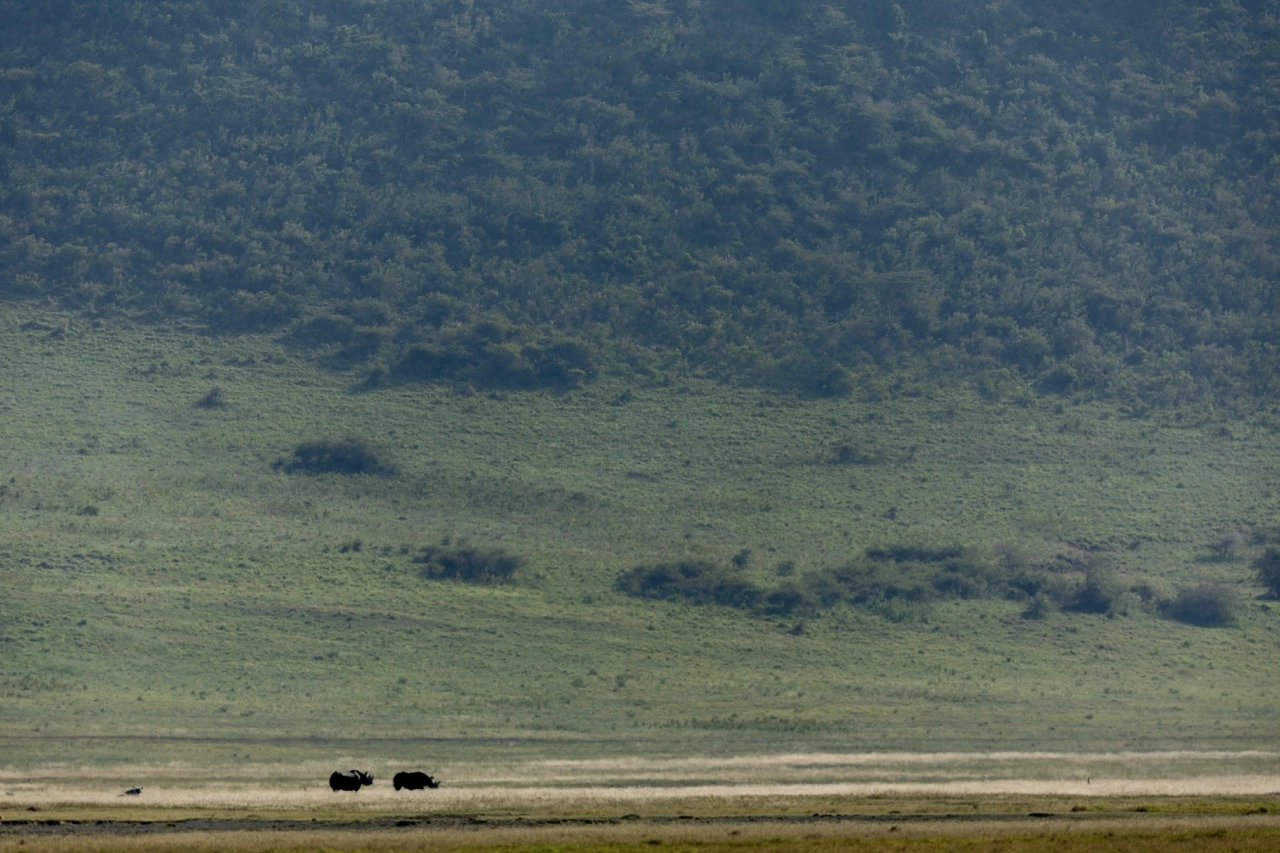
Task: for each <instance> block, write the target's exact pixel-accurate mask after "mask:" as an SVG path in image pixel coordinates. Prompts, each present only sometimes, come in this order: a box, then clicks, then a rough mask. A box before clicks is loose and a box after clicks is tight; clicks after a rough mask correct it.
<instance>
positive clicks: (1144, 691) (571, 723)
mask: <svg viewBox="0 0 1280 853" xmlns="http://www.w3.org/2000/svg"><path fill="white" fill-rule="evenodd" d="M0 344H2V346H0V352H2V353H3V357H4V368H5V369H4V371H3V373H0V415H3V419H4V420H3V423H4V430H5V432H4V437H5V439H6V440H5V442H4V443H3V445H0V585H2V588H3V591H4V594H3V596H0V783H2V785H0V815H3V817H4V819H5V824H4V827H3V833H0V849H3V850H10V849H14V848H16V847H19V846H20V847H23V848H24V849H54V850H56V849H140V848H143V847H145V846H148V845H150V846H153V847H154V848H155V849H225V848H228V847H238V848H242V849H246V850H258V849H284V850H288V849H317V848H326V847H328V848H333V849H415V848H426V849H431V848H433V847H437V848H439V847H475V848H483V847H497V846H510V847H514V848H528V847H532V846H543V845H546V846H552V847H554V846H555V845H572V844H577V845H582V846H587V847H590V846H592V845H595V846H597V847H606V846H607V845H616V846H615V847H613V848H610V849H628V848H629V847H630V848H640V847H643V848H645V849H648V847H649V846H650V845H649V842H650V841H654V840H659V841H662V842H663V843H670V844H676V843H682V844H689V845H692V844H695V843H696V844H699V845H701V847H700V849H718V848H717V845H725V846H728V847H731V848H732V847H741V846H747V847H751V846H756V847H759V848H760V849H776V848H785V847H787V846H788V845H790V846H793V847H796V848H804V847H815V848H820V847H821V846H822V845H824V844H825V845H829V846H831V847H832V848H833V849H834V848H835V847H842V848H848V847H850V846H852V845H854V844H855V843H864V842H865V843H867V844H873V843H874V844H886V843H892V844H898V845H900V846H901V847H902V849H913V848H912V847H911V846H910V845H913V844H915V845H926V846H927V845H929V844H935V842H937V843H941V842H939V841H938V840H939V839H941V840H942V841H943V842H945V843H946V844H950V845H953V846H955V847H956V849H984V848H983V845H984V844H989V843H990V842H991V841H992V840H993V839H997V838H998V839H999V841H1000V843H1001V844H1004V845H1006V848H1007V849H1039V848H1037V847H1036V846H1034V845H1041V846H1042V847H1044V848H1046V849H1047V848H1050V847H1052V848H1053V849H1071V848H1062V847H1061V846H1055V845H1059V841H1053V839H1060V840H1061V839H1066V840H1067V841H1070V843H1072V844H1076V845H1078V846H1077V847H1076V848H1075V849H1116V848H1117V846H1119V845H1118V844H1117V843H1116V842H1115V837H1116V836H1111V837H1110V841H1108V840H1107V839H1108V838H1109V837H1108V836H1107V834H1106V833H1108V832H1112V833H1119V834H1121V835H1122V836H1123V838H1124V839H1126V841H1125V844H1126V845H1127V846H1126V847H1125V849H1144V847H1143V846H1142V845H1146V848H1147V849H1160V850H1176V849H1179V848H1178V846H1177V845H1179V844H1182V845H1183V846H1184V849H1188V850H1190V849H1196V850H1212V849H1224V850H1225V849H1236V848H1238V849H1242V850H1250V849H1258V850H1262V849H1267V850H1271V849H1275V848H1276V847H1277V846H1280V845H1278V844H1277V838H1276V835H1275V832H1276V829H1275V826H1274V824H1273V821H1274V819H1275V815H1276V814H1277V811H1278V809H1277V805H1276V800H1277V796H1278V795H1277V791H1280V783H1277V782H1276V777H1277V775H1278V773H1277V769H1276V768H1277V758H1276V755H1277V752H1276V751H1277V748H1278V747H1280V723H1278V722H1277V721H1280V679H1276V678H1275V677H1274V673H1275V672H1277V671H1280V631H1278V630H1277V628H1278V627H1280V626H1278V625H1277V619H1278V618H1280V609H1277V608H1276V606H1275V605H1274V603H1273V602H1270V601H1268V600H1266V599H1264V598H1262V597H1261V593H1262V589H1261V588H1260V587H1259V586H1258V584H1257V583H1256V581H1255V580H1254V579H1253V577H1252V574H1251V572H1250V569H1249V562H1250V561H1251V560H1252V559H1253V558H1255V557H1256V556H1257V555H1258V554H1259V553H1261V551H1262V549H1263V548H1265V547H1266V546H1267V544H1268V542H1269V538H1270V537H1272V536H1274V535H1276V534H1275V528H1276V523H1277V519H1278V518H1280V496H1278V494H1277V491H1276V489H1275V483H1276V482H1277V481H1278V479H1280V438H1278V437H1277V432H1276V430H1275V428H1274V425H1273V424H1272V423H1271V421H1270V420H1269V418H1271V417H1272V416H1273V414H1269V413H1266V412H1263V413H1260V414H1259V416H1258V417H1257V418H1254V419H1245V420H1241V419H1224V418H1219V417H1216V416H1214V415H1213V413H1211V412H1209V413H1206V412H1188V411H1169V412H1158V413H1153V414H1149V415H1146V416H1143V417H1136V416H1133V415H1132V414H1129V413H1125V412H1124V411H1123V410H1121V409H1119V408H1117V407H1114V406H1106V405H1102V404H1099V403H1097V402H1094V401H1089V400H1072V399H1042V398H1039V397H1036V396H1035V395H1034V394H1031V393H1029V392H1028V390H1027V389H1025V388H1021V387H1019V386H1018V385H1017V383H1016V381H1014V380H1012V379H1009V380H1008V384H1007V385H1005V386H1001V387H994V386H993V387H991V388H988V389H987V390H986V391H985V392H983V393H977V392H975V391H973V390H972V389H964V388H939V387H937V386H930V385H928V384H912V383H910V382H908V383H906V384H904V385H902V386H901V387H896V388H889V387H883V388H869V389H868V390H867V392H866V393H865V394H862V395H860V396H857V397H855V398H851V399H847V400H838V401H811V400H799V399H794V398H786V397H779V396H777V395H773V394H766V393H763V392H759V391H752V390H742V389H733V388H726V387H723V386H720V385H717V384H715V383H711V382H707V381H703V380H699V379H697V378H690V377H685V378H679V377H675V378H673V377H663V376H656V377H653V378H652V379H651V380H650V381H646V382H636V381H634V380H625V381H624V380H622V379H619V378H618V377H605V378H603V379H601V380H599V381H598V382H596V383H594V384H592V385H591V386H589V387H587V388H585V389H582V390H579V391H575V392H571V393H568V394H563V395H549V394H533V395H523V394H498V393H494V394H486V393H474V391H473V390H471V389H467V388H458V387H440V386H391V387H386V388H381V389H375V390H370V389H367V388H363V387H361V386H360V383H359V377H354V376H351V375H348V374H343V373H342V372H340V371H328V370H324V369H319V368H317V367H316V366H315V365H314V364H311V363H308V362H306V361H304V360H301V359H300V358H298V357H297V356H296V354H295V353H292V352H291V351H289V350H288V348H286V347H282V346H281V345H280V344H279V342H277V341H273V340H270V339H266V338H238V339H218V338H209V337H206V336H202V335H199V334H195V333H193V332H192V331H190V330H184V329H175V328H158V327H141V328H133V327H130V326H128V325H126V324H120V325H112V324H107V323H99V324H90V323H87V322H85V321H81V320H75V321H73V322H66V323H64V322H62V321H61V320H59V319H58V318H56V317H54V318H50V317H49V316H47V315H45V314H44V313H42V312H40V311H38V310H35V309H30V310H24V311H17V312H15V313H13V314H7V315H5V316H3V317H0ZM998 384H999V383H997V385H998ZM214 387H216V388H218V389H219V405H216V406H205V405H201V402H202V401H204V400H206V398H207V396H208V394H209V392H210V391H211V390H212V389H213V388H214ZM348 435H356V436H359V437H361V438H363V439H365V440H367V441H368V442H369V443H370V444H371V446H373V447H374V448H375V449H376V450H377V451H378V452H379V454H380V455H381V457H382V458H383V459H384V460H385V461H386V462H388V463H389V464H391V465H393V466H394V467H395V469H396V470H395V474H394V475H391V476H363V475H362V476H356V477H343V476H339V475H324V476H318V477H313V476H304V475H290V474H286V473H283V472H281V471H280V470H277V468H276V467H274V464H273V463H274V462H275V461H276V460H279V459H281V458H288V457H289V455H290V454H291V453H292V452H293V450H294V448H295V447H297V446H298V444H299V443H300V442H305V441H310V440H314V439H317V438H341V437H344V436H348ZM1228 531H1239V532H1240V533H1241V534H1242V542H1241V547H1240V553H1238V554H1234V555H1232V557H1231V558H1230V559H1226V558H1221V557H1220V556H1218V555H1215V554H1214V553H1213V552H1212V551H1211V550H1210V549H1209V548H1208V545H1209V543H1212V542H1214V541H1216V540H1219V539H1220V538H1221V537H1222V535H1223V534H1224V533H1225V532H1228ZM445 540H448V541H450V542H454V543H457V542H463V541H465V542H469V543H472V544H474V545H475V546H477V547H482V548H501V549H503V550H505V551H507V552H510V553H513V554H517V555H519V556H520V557H522V558H524V559H525V561H526V562H525V565H524V567H523V568H522V569H521V570H520V571H519V572H518V573H517V574H516V575H515V577H514V582H513V583H511V584H507V585H501V586H475V585H468V584H460V583H450V582H441V581H436V580H431V579H428V578H424V577H423V576H422V575H421V572H420V571H419V567H418V566H417V565H416V564H414V563H413V561H412V556H413V554H414V553H416V552H417V551H418V550H419V549H421V548H422V547H423V546H428V545H438V544H439V543H441V542H442V541H445ZM903 544H905V545H910V546H921V547H950V546H963V547H965V548H970V549H974V550H975V552H980V553H983V554H987V555H990V557H991V559H995V555H996V554H997V553H1001V554H1004V555H1005V556H1011V555H1012V556H1014V557H1016V559H1018V560H1021V561H1023V562H1025V563H1026V564H1028V565H1035V564H1039V563H1045V562H1052V561H1054V560H1055V559H1056V558H1057V555H1061V554H1070V555H1075V556H1081V555H1083V557H1084V558H1087V559H1089V560H1093V561H1096V563H1095V565H1098V566H1102V567H1105V569H1106V571H1107V572H1108V573H1109V574H1110V576H1111V578H1112V579H1113V582H1114V584H1115V587H1116V589H1117V590H1118V591H1119V593H1118V595H1117V597H1116V606H1115V607H1114V608H1111V609H1110V610H1109V612H1107V613H1093V614H1084V613H1072V612H1057V611H1053V612H1048V613H1045V614H1042V615H1041V618H1036V619H1029V618H1026V615H1025V611H1026V610H1027V602H1025V601H1014V600H1008V599H1003V598H989V599H974V600H938V601H924V602H915V603H911V604H910V605H909V606H904V607H901V608H897V609H894V610H891V611H890V610H884V609H880V610H877V609H874V608H866V607H855V606H850V605H841V606H839V607H836V608H833V609H832V610H830V611H828V612H824V613H822V614H819V615H816V616H812V617H806V618H774V617H767V616H761V615H758V614H750V613H744V612H742V611H739V610H734V609H731V608H720V607H714V606H709V607H698V606H694V605H692V604H689V603H686V602H672V601H648V600H637V599H632V598H628V597H625V596H623V595H621V594H620V593H618V592H617V591H616V590H615V589H614V588H613V581H614V579H615V578H616V577H617V576H618V574H619V573H620V572H623V571H626V570H628V569H630V568H632V567H634V566H636V565H640V564H646V563H651V562H655V561H660V560H674V559H684V558H690V557H692V558H698V559H707V560H713V561H717V562H719V563H722V564H727V563H728V561H729V559H730V558H731V557H734V556H735V555H739V554H742V553H744V552H749V558H747V559H744V560H743V565H742V566H741V572H742V575H743V576H744V577H746V578H748V579H751V580H753V581H754V582H757V583H761V584H767V583H774V582H776V581H777V579H778V578H779V577H782V576H783V570H784V567H788V566H790V568H788V569H787V571H790V572H792V573H793V574H794V575H799V574H801V573H803V572H804V571H806V570H808V569H811V568H821V567H826V566H832V565H838V564H840V562H841V561H843V560H847V559H849V558H851V557H858V556H860V555H861V554H862V553H863V552H864V551H865V550H866V549H868V548H883V547H888V546H894V545H903ZM1205 581H1210V582H1214V583H1217V584H1220V585H1221V586H1223V587H1225V588H1226V589H1227V590H1228V591H1229V592H1230V595H1231V597H1232V601H1233V603H1234V605H1235V607H1236V612H1235V619H1234V621H1233V622H1232V624H1230V625H1228V626H1225V627H1221V628H1212V629H1209V628H1200V627H1196V626H1192V625H1187V624H1184V623H1180V622H1176V621H1172V620H1170V619H1167V618H1163V617H1162V616H1161V615H1160V614H1159V613H1157V612H1156V611H1155V610H1154V609H1153V608H1151V607H1149V606H1147V605H1146V604H1145V603H1144V602H1143V601H1142V600H1140V597H1139V596H1137V595H1136V594H1132V593H1127V592H1125V591H1127V590H1130V589H1131V588H1133V587H1135V586H1142V585H1146V587H1148V588H1150V589H1154V590H1156V591H1157V592H1159V593H1161V594H1164V595H1171V594H1172V593H1173V592H1174V591H1175V590H1176V589H1177V588H1179V587H1181V586H1184V585H1191V584H1196V583H1201V582H1205ZM939 750H942V751H946V754H945V755H937V754H926V753H931V752H937V751H939ZM760 756H781V757H780V758H775V759H769V760H765V759H762V758H760ZM910 756H916V757H915V758H912V757H910ZM550 759H554V760H550ZM347 767H361V768H363V769H369V770H372V771H373V772H374V773H375V776H376V777H377V779H378V783H377V784H375V786H374V788H372V789H367V790H365V791H362V792H361V793H360V794H359V795H357V796H355V797H351V796H346V797H342V796H338V795H334V794H333V793H332V792H330V791H329V790H328V789H327V787H326V786H325V785H324V780H325V779H326V778H327V776H328V773H329V772H330V771H331V770H333V769H339V768H347ZM409 768H421V769H424V770H427V771H428V772H431V773H433V774H435V775H438V776H439V777H440V778H442V779H443V780H444V781H445V785H444V786H443V787H442V788H441V789H439V790H438V791H432V792H426V793H423V794H421V795H417V794H415V795H406V794H400V795H396V794H395V793H394V792H393V791H391V789H390V787H389V785H388V784H387V783H388V780H389V779H390V775H391V774H392V773H393V772H394V771H395V770H396V769H409ZM132 786H142V787H143V790H144V793H143V794H142V795H141V796H139V797H136V798H135V797H122V796H121V792H122V791H123V790H125V789H126V788H128V787H132ZM33 808H34V809H38V811H29V809H33ZM1077 808H1079V809H1083V810H1076V809H1077ZM1138 809H1144V810H1145V811H1138ZM1262 809H1266V812H1263V811H1262ZM1032 813H1037V814H1052V815H1054V816H1055V817H1053V818H1030V817H1029V815H1031V814H1032ZM815 814H817V815H819V816H820V817H816V818H815V817H814V815H815ZM953 814H954V815H964V818H963V819H960V818H946V817H945V816H946V815H953ZM633 815H635V816H638V817H631V816H633ZM685 815H688V816H690V817H691V818H693V819H692V820H689V819H682V816H685ZM917 815H932V816H936V817H934V818H932V819H930V820H925V819H923V818H919V819H917V818H915V817H913V816H917ZM979 817H980V818H982V820H978V818H979ZM99 820H102V821H109V822H110V823H108V824H97V823H93V822H95V821H99ZM313 820H314V822H315V825H316V826H317V829H315V830H312V829H311V828H310V826H311V824H312V821H313ZM477 820H478V821H483V823H477V822H476V821H477ZM16 821H27V822H26V823H15V822H16ZM50 821H57V822H59V823H56V824H55V823H50ZM143 821H146V822H147V823H145V824H144V823H142V822H143ZM201 821H204V822H206V823H204V824H202V823H200V822H201ZM401 821H410V822H411V823H412V825H404V826H399V825H397V824H398V823H400V822H401ZM885 821H889V823H887V824H886V823H885ZM278 822H285V823H286V824H287V826H288V829H287V831H286V828H285V826H283V825H278ZM169 824H174V825H173V826H169ZM300 827H301V828H300ZM894 827H896V829H894ZM108 829H110V833H109V834H107V835H103V833H106V832H107V830H108ZM215 829H216V831H215ZM732 832H737V833H738V835H731V834H730V833H732ZM1214 833H1218V834H1216V835H1215V834H1214ZM1046 839H1048V840H1046ZM965 845H969V846H968V847H966V846H965ZM1029 845H1031V846H1029ZM1088 845H1094V846H1093V848H1090V847H1089V846H1088ZM1214 845H1219V846H1218V847H1216V848H1215V847H1214ZM1251 845H1252V846H1251ZM930 849H938V848H936V847H935V848H930ZM942 849H945V848H942Z"/></svg>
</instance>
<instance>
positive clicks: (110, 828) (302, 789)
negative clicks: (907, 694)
mask: <svg viewBox="0 0 1280 853" xmlns="http://www.w3.org/2000/svg"><path fill="white" fill-rule="evenodd" d="M415 766H418V765H415ZM345 767H360V768H362V769H368V770H371V771H372V772H373V773H374V777H375V782H374V784H373V785H372V786H371V787H368V788H365V789H363V790H361V791H360V792H358V793H346V792H333V791H331V790H329V788H328V785H327V779H328V774H329V772H330V771H331V770H332V769H339V768H345ZM398 769H405V767H404V766H401V765H399V764H398V763H397V762H394V761H391V760H386V759H381V760H380V759H376V758H374V759H360V758H355V757H344V758H342V759H340V760H335V761H331V762H324V763H321V762H317V763H314V764H305V765H271V764H248V765H242V766H231V767H219V768H207V769H202V768H197V767H189V766H183V765H181V764H172V765H164V766H158V765H138V766H117V767H97V768H74V767H67V766H54V767H43V768H30V769H13V768H8V769H0V851H8V850H16V849H19V847H20V848H21V849H23V850H40V849H48V850H110V849H121V845H122V844H124V845H125V846H127V847H128V848H129V849H182V850H196V849H242V850H258V849H263V850H265V849H280V850H292V849H315V848H316V847H321V846H322V847H325V848H330V849H339V850H346V849H352V850H354V849H368V850H392V849H423V850H425V849H442V850H443V849H456V848H463V847H465V848H480V849H484V848H491V847H515V848H517V849H518V848H520V847H525V846H542V845H560V844H574V845H587V846H588V847H589V846H591V845H623V847H624V848H625V847H626V846H627V845H641V844H652V843H653V842H655V841H658V842H662V843H677V844H697V845H699V846H705V845H706V844H709V843H713V842H714V843H730V842H732V843H733V844H736V845H748V846H752V845H755V846H758V845H764V846H766V847H768V848H769V849H773V848H775V847H776V848H777V849H820V848H822V847H824V846H827V845H831V844H837V843H838V842H839V841H840V840H841V839H844V840H845V841H849V842H852V841H853V840H855V839H862V840H864V841H867V842H868V843H870V842H871V841H874V840H875V839H881V840H884V841H886V842H888V841H893V842H894V843H895V844H896V843H898V842H905V841H907V840H908V839H913V838H914V839H920V840H921V841H922V843H923V841H924V840H925V839H930V838H932V839H940V838H941V839H953V840H955V842H956V843H957V844H958V843H960V840H962V839H970V840H973V839H978V838H986V839H1006V840H1010V841H1011V843H1012V840H1013V839H1019V838H1022V839H1027V838H1034V839H1044V838H1048V837H1049V836H1055V837H1057V836H1063V837H1066V838H1069V839H1073V840H1074V841H1073V843H1075V842H1079V843H1080V845H1083V842H1084V841H1085V840H1086V839H1094V838H1096V839H1106V838H1107V837H1111V838H1112V840H1113V841H1115V840H1117V838H1118V837H1123V838H1131V837H1133V838H1139V837H1140V838H1154V837H1158V838H1162V839H1163V840H1164V842H1166V844H1165V846H1166V847H1168V845H1169V844H1171V843H1172V842H1171V841H1170V839H1171V838H1173V837H1174V836H1177V837H1178V838H1187V839H1198V841H1199V842H1200V843H1199V844H1198V845H1197V846H1193V847H1190V848H1189V849H1215V845H1216V843H1217V842H1216V841H1213V839H1218V840H1219V841H1223V844H1224V845H1225V846H1223V847H1222V849H1241V850H1253V849H1256V850H1275V849H1280V753H1273V752H1264V751H1258V752H1233V753H1226V752H1165V753H1096V754H1064V753H994V754H973V753H947V754H914V753H912V754H908V753H885V754H796V755H770V756H738V757H720V758H710V757H692V758H622V759H601V760H588V761H578V760H575V761H564V760H540V761H523V762H514V763H497V762H491V763H486V764H454V765H447V764H446V765H443V766H440V767H431V766H424V767H422V769H425V770H427V771H428V772H431V773H432V774H433V775H435V776H437V778H439V779H441V780H442V783H443V784H442V786H441V787H440V788H439V789H436V790H427V791H418V792H409V791H399V792H397V791H395V790H393V788H392V786H391V784H390V778H391V776H392V775H393V774H394V772H395V771H396V770H398ZM133 787H141V788H142V793H141V794H138V795H125V794H124V791H125V790H126V789H128V788H133ZM1227 842H1230V843H1229V844H1228V843H1227ZM966 843H967V842H966ZM637 849H640V848H639V847H637ZM871 849H875V848H871ZM957 849H959V848H957ZM1011 849H1012V848H1011ZM1027 849H1032V848H1027ZM1078 849H1089V848H1087V847H1085V846H1078ZM1134 849H1140V848H1138V847H1134ZM1168 849H1174V848H1173V847H1169V848H1168Z"/></svg>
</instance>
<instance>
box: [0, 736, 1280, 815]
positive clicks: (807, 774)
mask: <svg viewBox="0 0 1280 853" xmlns="http://www.w3.org/2000/svg"><path fill="white" fill-rule="evenodd" d="M347 767H357V768H360V769H365V770H370V771H372V772H373V773H374V778H375V784H374V785H373V786H372V787H369V788H365V789H363V790H361V791H360V792H358V793H351V792H333V791H331V790H330V789H329V787H328V776H329V773H330V772H331V771H332V770H334V769H346V768H347ZM397 769H405V765H404V764H403V762H396V761H392V760H385V759H376V758H374V759H367V758H366V759H360V758H356V757H350V758H348V759H343V760H341V761H338V762H333V761H330V762H323V763H322V762H308V763H305V764H294V765H289V764H244V765H232V766H218V767H213V768H202V767H198V766H191V765H183V764H168V765H154V764H153V765H131V766H117V767H95V768H85V767H74V768H73V767H68V766H65V765H61V766H51V767H43V768H33V769H31V770H26V771H17V770H13V769H9V770H4V771H0V813H3V812H4V811H7V810H12V809H15V808H25V807H28V806H35V807H51V806H55V805H65V806H72V805H96V806H113V807H114V806H122V805H123V806H134V805H135V804H136V805H137V806H140V807H142V806H147V807H162V808H163V807H172V808H189V809H202V808H219V809H244V810H254V811H258V812H273V811H279V812H283V811H289V810H301V811H316V810H320V809H324V808H327V807H331V806H333V805H335V804H340V805H342V806H344V807H350V808H353V809H356V810H361V811H363V810H368V811H370V812H393V811H396V810H404V809H413V810H415V811H431V812H438V813H446V812H485V811H491V810H510V809H522V808H537V807H545V806H554V805H558V804H570V803H580V804H584V803H585V804H592V803H597V804H609V803H619V804H621V803H645V802H655V801H659V800H681V799H689V800H693V799H716V800H735V799H737V800H757V799H767V798H774V799H776V798H805V797H828V798H830V797H880V796H915V797H948V796H979V795H989V796H997V795H1028V796H1041V795H1043V796H1052V795H1064V796H1073V797H1115V796H1261V795H1274V794H1280V753H1275V752H1265V751H1242V752H1189V751H1180V752H1151V753H1137V752H1121V753H1063V752H1025V753H1015V752H999V753H961V752H954V753H932V754H928V753H848V754H841V753H797V754H786V755H762V756H728V757H709V756H708V757H680V758H649V757H636V756H631V757H620V758H612V759H592V760H562V759H546V760H538V761H521V762H512V763H505V764H503V763H475V764H468V763H460V762H459V763H452V764H447V765H442V766H440V767H434V768H424V769H427V770H428V771H429V772H431V773H432V774H433V775H435V776H437V778H439V779H441V780H442V781H443V785H442V787H441V788H439V789H437V790H431V791H421V792H407V791H400V792H397V791H394V790H393V789H392V787H391V777H392V775H394V773H395V771H396V770H397ZM135 786H140V787H142V789H143V793H142V794H141V795H140V796H137V797H129V796H125V795H124V794H123V791H124V790H126V789H128V788H132V787H135Z"/></svg>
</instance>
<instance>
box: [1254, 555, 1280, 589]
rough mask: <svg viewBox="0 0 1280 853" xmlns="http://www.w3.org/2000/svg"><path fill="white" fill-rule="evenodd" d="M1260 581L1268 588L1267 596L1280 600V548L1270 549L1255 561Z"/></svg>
mask: <svg viewBox="0 0 1280 853" xmlns="http://www.w3.org/2000/svg"><path fill="white" fill-rule="evenodd" d="M1253 568H1254V569H1255V570H1256V571H1257V573H1258V580H1259V581H1260V582H1261V583H1262V585H1263V586H1265V587H1266V588H1267V595H1269V596H1271V597H1272V598H1280V548H1268V549H1267V551H1266V553H1265V554H1263V555H1262V556H1261V557H1259V558H1258V559H1256V560H1254V561H1253Z"/></svg>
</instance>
